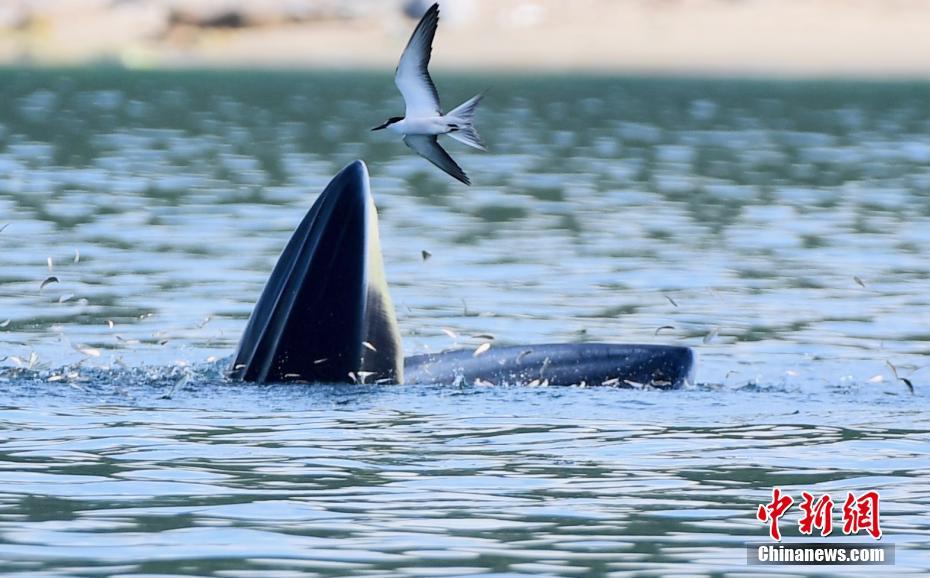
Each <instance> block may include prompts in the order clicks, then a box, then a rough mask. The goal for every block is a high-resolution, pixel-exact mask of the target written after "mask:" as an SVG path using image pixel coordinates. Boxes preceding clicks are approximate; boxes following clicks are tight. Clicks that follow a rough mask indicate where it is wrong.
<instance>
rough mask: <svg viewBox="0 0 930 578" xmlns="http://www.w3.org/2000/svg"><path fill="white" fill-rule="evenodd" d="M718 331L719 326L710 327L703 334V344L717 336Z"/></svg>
mask: <svg viewBox="0 0 930 578" xmlns="http://www.w3.org/2000/svg"><path fill="white" fill-rule="evenodd" d="M719 332H720V328H719V327H714V328H713V329H711V330H710V331H708V332H707V335H705V336H704V344H705V345H706V344H708V343H710V342H711V341H713V340H714V338H716V337H717V334H718V333H719Z"/></svg>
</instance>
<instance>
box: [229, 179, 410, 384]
mask: <svg viewBox="0 0 930 578" xmlns="http://www.w3.org/2000/svg"><path fill="white" fill-rule="evenodd" d="M403 364H404V362H403V354H402V347H401V342H400V335H399V332H398V330H397V321H396V318H395V315H394V306H393V304H392V303H391V298H390V295H389V293H388V287H387V282H386V280H385V276H384V261H383V259H382V257H381V245H380V242H379V239H378V213H377V210H376V209H375V204H374V201H373V199H372V197H371V190H370V187H369V180H368V169H367V167H366V166H365V163H363V162H362V161H355V162H353V163H351V164H349V165H348V166H347V167H345V168H344V169H342V171H340V172H339V174H337V175H336V176H335V177H334V178H333V180H332V181H330V183H329V185H327V187H326V189H325V190H324V191H323V192H322V193H321V194H320V196H319V198H317V200H316V202H315V203H314V204H313V206H312V207H311V208H310V210H309V212H308V213H307V215H306V216H305V217H304V219H303V221H301V223H300V225H299V226H298V228H297V230H296V231H295V232H294V234H293V236H292V237H291V240H290V241H289V242H288V244H287V246H286V247H285V248H284V251H283V252H282V253H281V256H280V257H279V258H278V263H277V265H275V268H274V271H273V272H272V274H271V277H270V278H269V279H268V282H267V284H266V285H265V289H264V291H263V292H262V295H261V297H260V298H259V300H258V303H256V305H255V308H254V309H253V310H252V315H251V317H250V318H249V322H248V325H247V326H246V329H245V332H244V333H243V335H242V339H241V340H240V341H239V348H238V351H237V352H236V358H235V361H234V362H233V367H232V376H233V377H235V378H238V379H244V380H246V381H257V382H267V381H308V382H325V383H346V382H347V381H354V380H360V381H361V380H365V381H367V382H368V383H374V382H379V381H380V382H382V383H399V382H402V381H403V366H404V365H403Z"/></svg>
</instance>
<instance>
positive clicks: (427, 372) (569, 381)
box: [404, 343, 694, 389]
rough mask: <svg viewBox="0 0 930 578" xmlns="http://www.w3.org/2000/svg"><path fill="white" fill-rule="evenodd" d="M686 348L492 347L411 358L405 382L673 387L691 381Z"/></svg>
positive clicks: (598, 345)
mask: <svg viewBox="0 0 930 578" xmlns="http://www.w3.org/2000/svg"><path fill="white" fill-rule="evenodd" d="M693 374H694V352H693V351H692V350H691V349H690V348H688V347H676V346H669V345H636V344H614V343H577V344H571V343H569V344H547V345H519V346H509V347H491V348H490V349H488V350H487V351H484V352H482V353H480V354H478V355H475V351H473V350H462V351H449V352H444V353H438V354H427V355H416V356H413V357H408V358H407V359H406V360H405V362H404V375H405V376H406V383H421V384H427V383H468V384H472V383H479V384H494V385H503V384H512V385H526V384H534V385H537V384H538V385H543V384H546V385H612V386H618V387H640V388H641V387H655V388H661V389H675V388H678V387H681V386H682V385H684V384H686V383H689V382H691V381H693Z"/></svg>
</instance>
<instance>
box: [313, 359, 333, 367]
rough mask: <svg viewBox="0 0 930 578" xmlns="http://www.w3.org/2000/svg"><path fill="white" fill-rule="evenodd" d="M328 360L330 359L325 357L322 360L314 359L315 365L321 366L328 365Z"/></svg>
mask: <svg viewBox="0 0 930 578" xmlns="http://www.w3.org/2000/svg"><path fill="white" fill-rule="evenodd" d="M328 360H329V358H328V357H323V358H321V359H314V360H313V365H319V364H321V363H326V362H327V361H328Z"/></svg>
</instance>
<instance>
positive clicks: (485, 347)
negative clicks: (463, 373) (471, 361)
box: [472, 342, 491, 357]
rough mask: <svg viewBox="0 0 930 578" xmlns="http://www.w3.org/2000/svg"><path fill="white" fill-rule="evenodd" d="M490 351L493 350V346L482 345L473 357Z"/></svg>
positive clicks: (486, 343) (488, 344)
mask: <svg viewBox="0 0 930 578" xmlns="http://www.w3.org/2000/svg"><path fill="white" fill-rule="evenodd" d="M488 349H491V344H490V343H488V342H485V343H482V344H481V345H479V346H478V347H477V348H476V349H475V352H474V353H473V354H472V356H473V357H478V356H479V355H481V354H482V353H485V352H486V351H487V350H488Z"/></svg>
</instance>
